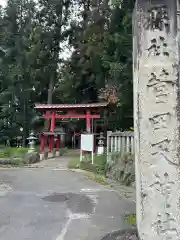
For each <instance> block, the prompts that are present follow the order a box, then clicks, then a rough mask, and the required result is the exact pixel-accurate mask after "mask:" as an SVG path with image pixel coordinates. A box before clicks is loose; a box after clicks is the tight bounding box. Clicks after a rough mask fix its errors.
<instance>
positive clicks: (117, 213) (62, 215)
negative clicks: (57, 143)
mask: <svg viewBox="0 0 180 240" xmlns="http://www.w3.org/2000/svg"><path fill="white" fill-rule="evenodd" d="M0 183H1V185H0V239H2V240H99V239H102V238H103V237H104V236H105V235H106V234H107V233H109V232H111V231H114V230H119V229H123V228H126V227H127V226H125V223H124V214H125V213H132V212H134V210H135V205H134V203H131V202H128V201H127V200H125V199H123V198H120V197H119V196H118V195H117V193H116V192H115V191H113V190H111V189H110V188H109V187H107V186H106V187H105V186H102V185H99V184H97V183H95V182H93V181H90V180H88V179H87V178H86V177H85V176H83V175H81V174H80V173H75V172H70V171H63V170H52V169H45V168H44V169H7V170H6V169H1V170H0Z"/></svg>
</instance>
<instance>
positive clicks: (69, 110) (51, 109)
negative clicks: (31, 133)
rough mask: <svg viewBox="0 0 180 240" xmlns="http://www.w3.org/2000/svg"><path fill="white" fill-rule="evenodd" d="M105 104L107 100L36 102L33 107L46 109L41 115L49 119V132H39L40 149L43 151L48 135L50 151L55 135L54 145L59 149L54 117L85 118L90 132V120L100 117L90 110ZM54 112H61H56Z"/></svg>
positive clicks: (103, 106) (106, 104)
mask: <svg viewBox="0 0 180 240" xmlns="http://www.w3.org/2000/svg"><path fill="white" fill-rule="evenodd" d="M107 106H108V103H107V102H103V103H89V104H36V105H35V109H36V110H39V111H46V114H43V117H44V118H45V119H50V120H51V123H50V129H49V132H46V133H45V132H43V133H41V147H40V151H41V152H43V151H44V148H45V145H46V142H47V139H48V137H49V138H50V143H49V149H50V151H51V152H52V151H53V149H54V141H55V137H56V136H57V143H56V144H57V146H56V147H57V149H60V133H58V132H55V129H56V119H86V131H87V132H91V120H92V119H98V118H100V114H91V112H92V111H98V110H99V109H100V108H105V107H107ZM63 111H66V113H62V112H63ZM77 111H81V112H82V111H83V112H84V113H83V114H82V113H77ZM56 112H61V113H60V114H57V113H56Z"/></svg>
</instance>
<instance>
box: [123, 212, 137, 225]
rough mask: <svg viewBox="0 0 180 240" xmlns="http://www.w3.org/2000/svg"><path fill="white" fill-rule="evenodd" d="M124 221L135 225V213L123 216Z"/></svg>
mask: <svg viewBox="0 0 180 240" xmlns="http://www.w3.org/2000/svg"><path fill="white" fill-rule="evenodd" d="M125 222H126V223H127V224H128V225H131V226H132V225H133V226H134V225H136V214H131V215H126V216H125Z"/></svg>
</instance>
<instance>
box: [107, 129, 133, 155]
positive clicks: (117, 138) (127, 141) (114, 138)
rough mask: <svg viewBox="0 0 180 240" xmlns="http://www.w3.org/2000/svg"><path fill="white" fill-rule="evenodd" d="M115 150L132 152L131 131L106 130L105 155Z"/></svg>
mask: <svg viewBox="0 0 180 240" xmlns="http://www.w3.org/2000/svg"><path fill="white" fill-rule="evenodd" d="M116 152H119V153H122V154H123V153H131V154H134V133H133V132H110V131H109V132H107V155H110V154H111V153H116Z"/></svg>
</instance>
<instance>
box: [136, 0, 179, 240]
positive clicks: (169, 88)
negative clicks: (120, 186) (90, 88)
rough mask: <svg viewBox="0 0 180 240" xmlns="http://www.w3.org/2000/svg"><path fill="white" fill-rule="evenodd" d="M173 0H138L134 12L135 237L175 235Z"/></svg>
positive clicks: (175, 39)
mask: <svg viewBox="0 0 180 240" xmlns="http://www.w3.org/2000/svg"><path fill="white" fill-rule="evenodd" d="M178 2H180V1H177V0H171V1H169V0H137V1H136V6H135V9H134V15H133V61H134V64H133V66H134V69H133V71H134V79H133V82H134V129H135V162H136V164H135V165H136V192H137V194H136V203H137V204H136V207H137V209H136V210H137V227H138V232H139V238H140V240H152V239H153V240H170V239H171V240H178V239H180V237H179V236H180V177H179V176H180V160H179V153H180V94H179V93H180V82H179V46H180V44H179V33H178V29H180V26H178V24H179V22H180V20H179V19H178V16H177V10H178V8H179V6H178ZM177 66H178V67H177ZM144 193H145V194H144ZM145 202H146V203H148V204H145Z"/></svg>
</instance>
